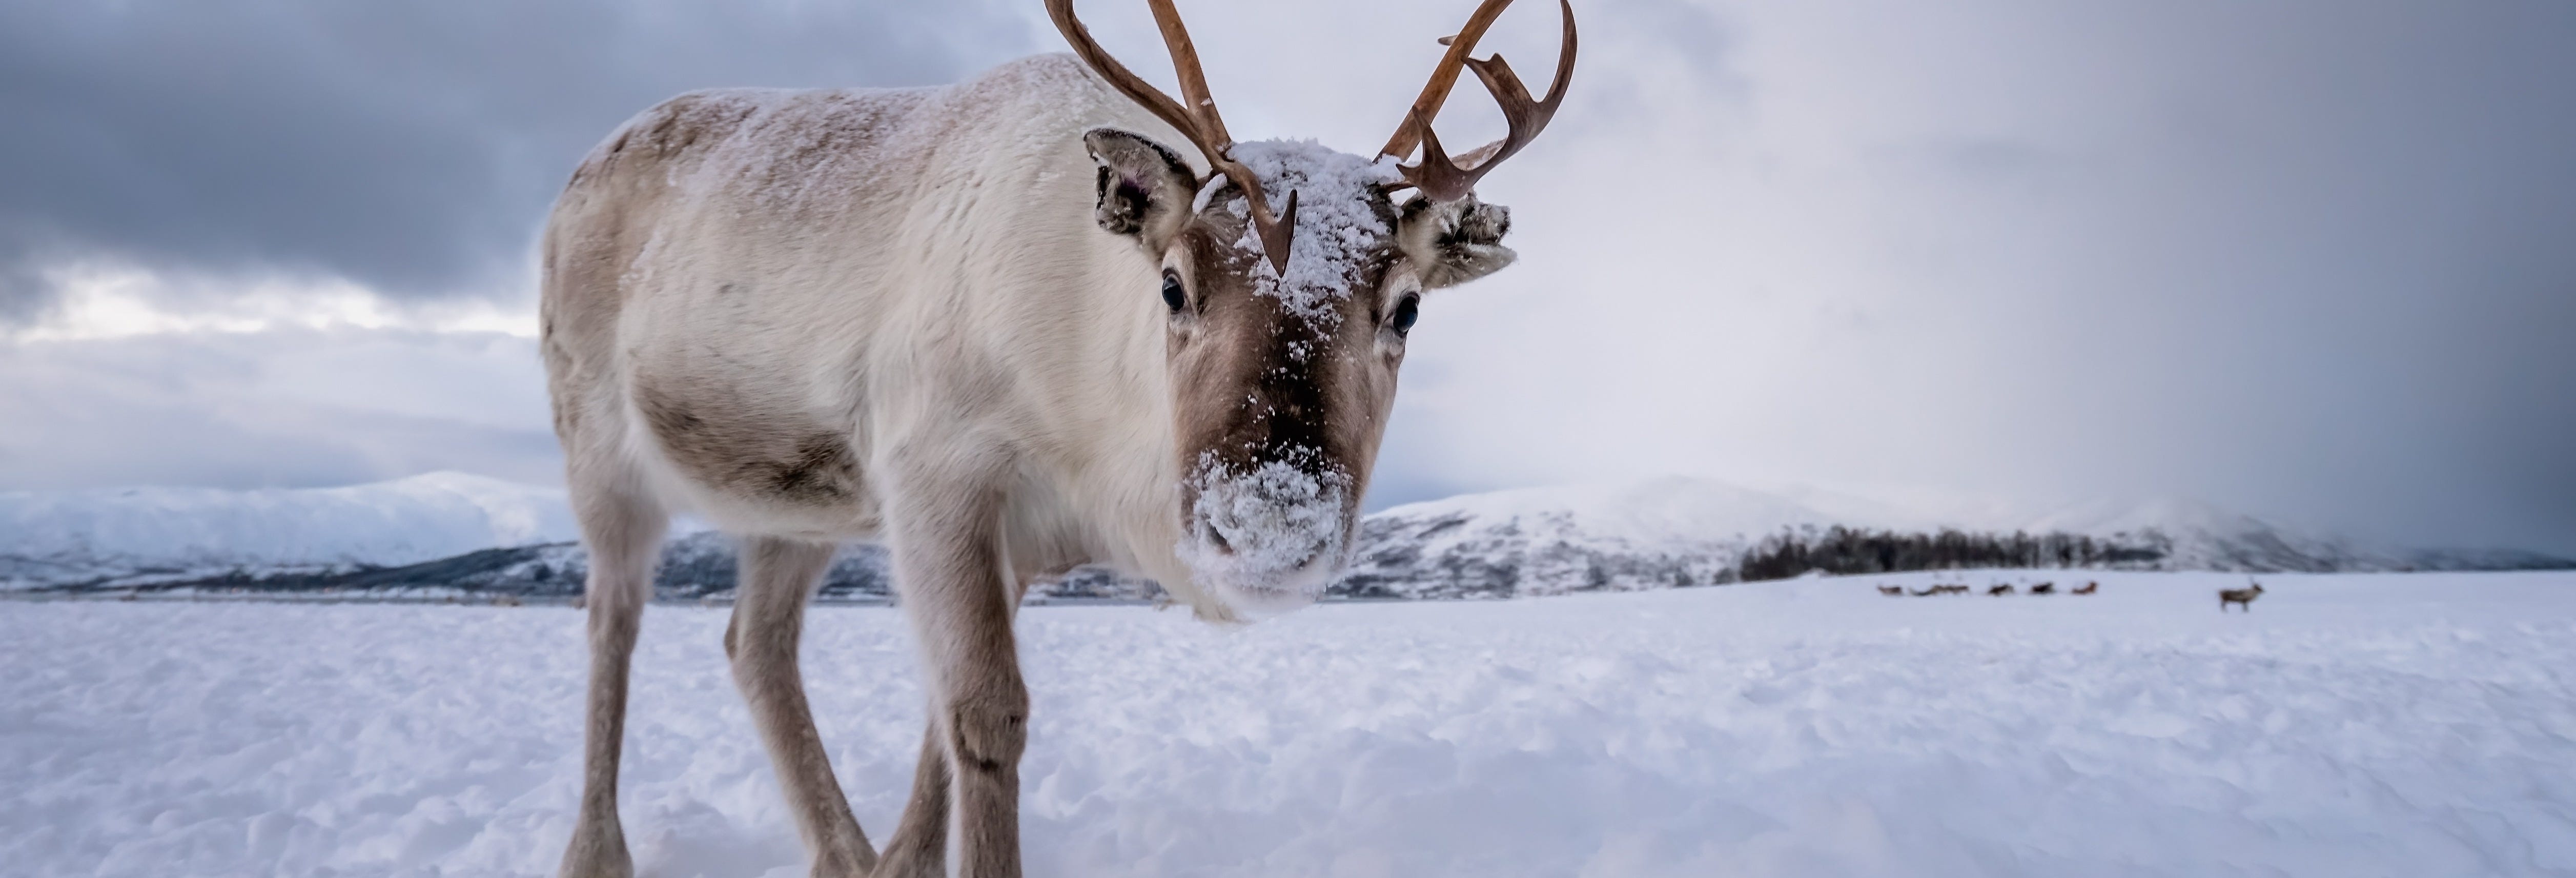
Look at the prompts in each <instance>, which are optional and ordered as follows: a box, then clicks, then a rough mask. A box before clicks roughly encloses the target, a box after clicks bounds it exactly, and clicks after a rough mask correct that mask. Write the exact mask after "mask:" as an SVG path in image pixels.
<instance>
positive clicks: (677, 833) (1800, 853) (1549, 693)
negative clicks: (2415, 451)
mask: <svg viewBox="0 0 2576 878" xmlns="http://www.w3.org/2000/svg"><path fill="white" fill-rule="evenodd" d="M2033 575H2035V574H2030V573H2026V572H2015V573H2003V574H1993V575H1988V574H1975V575H1971V576H1968V577H1966V578H1965V581H1967V582H1970V583H1971V584H1975V585H1984V584H1985V583H1986V582H1988V581H1990V580H1992V579H1995V578H1998V577H2000V578H2003V579H2006V580H2010V579H2013V578H2017V577H2021V576H2033ZM1938 578H1941V579H1955V578H1957V577H1955V576H1951V577H1938ZM2055 578H2057V579H2058V581H2059V584H2060V586H2061V587H2064V586H2066V585H2068V584H2070V583H2069V581H2068V580H2069V579H2070V578H2076V579H2082V578H2095V579H2099V580H2101V582H2102V583H2103V590H2102V593H2101V594H2099V595H2095V596H2090V597H2077V596H2069V595H2062V594H2061V595H2056V596H2049V597H2032V596H2016V597H2010V598H2000V597H1987V596H1985V595H1983V594H1977V595H1971V596H1961V597H1924V598H1916V597H1904V598H1888V597H1881V596H1879V595H1878V594H1877V593H1875V591H1874V590H1873V589H1872V588H1871V586H1872V585H1874V584H1877V583H1881V582H1886V583H1900V582H1901V583H1906V584H1909V585H1916V586H1919V585H1922V584H1926V583H1929V582H1932V581H1934V580H1935V579H1936V577H1934V576H1932V575H1929V574H1915V575H1909V576H1890V577H1870V578H1857V579H1823V580H1803V581H1797V582H1788V583H1774V584H1763V585H1742V586H1731V587H1725V588H1704V589H1690V590H1682V591H1667V592H1650V593H1636V594H1603V595H1587V596H1576V597H1561V598H1548V599H1536V600H1522V601H1510V602H1481V603H1480V602H1468V603H1425V604H1352V605H1334V606H1324V607H1318V608H1315V609H1312V610H1309V611H1306V612H1303V613H1299V614H1297V615H1293V616H1289V617H1287V618H1283V619H1279V620H1275V621H1272V622H1266V623H1263V624H1260V625H1257V626H1253V627H1249V628H1231V629H1230V628H1218V627H1212V626H1208V625H1202V624H1199V623H1195V622H1192V621H1190V620H1189V619H1187V618H1186V617H1185V616H1184V615H1183V614H1180V613H1169V612H1167V613H1156V612H1154V611H1152V610H1150V609H1147V608H1144V607H1089V608H1075V607H1033V608H1030V609H1029V610H1027V611H1025V613H1024V615H1023V617H1022V621H1021V625H1020V630H1021V632H1022V636H1023V638H1024V639H1023V650H1024V656H1025V659H1026V663H1027V665H1028V667H1029V676H1030V678H1031V682H1032V688H1033V690H1034V691H1035V693H1036V699H1037V702H1036V715H1035V718H1034V720H1033V724H1034V734H1033V741H1032V745H1031V747H1030V750H1029V754H1028V758H1027V762H1026V763H1025V766H1024V769H1023V779H1024V783H1025V792H1024V803H1025V809H1026V810H1025V816H1024V818H1023V826H1024V831H1025V836H1026V839H1027V852H1028V863H1029V871H1030V873H1031V874H1032V875H1041V876H1047V875H1054V876H1090V875H1147V876H1151V875H1172V876H1183V875H1187V876H1213V875H1246V876H1250V875H1260V876H1353V878H1357V876H1444V875H1458V876H1479V878H1484V876H1522V875H1526V876H1623V878H1626V876H1666V875H1670V876H1709V875H1784V876H1788V875H1794V876H1833V875H1891V876H1897V875H1901V876H1953V875H1955V876H2010V875H2030V876H2052V878H2055V876H2094V875H2105V876H2110V875H2122V876H2125V875H2172V876H2193V878H2208V876H2230V875H2261V876H2307V875H2313V876H2334V878H2347V876H2369V875H2390V876H2408V878H2422V876H2450V875H2570V874H2576V769H2571V766H2576V671H2571V670H2569V669H2571V668H2576V574H2568V573H2533V574H2509V573H2494V574H2407V575H2398V574H2380V575H2360V574H2348V575H2330V576H2287V575H2284V576H2267V577H2265V578H2264V582H2265V585H2266V586H2267V588H2268V589H2269V592H2268V593H2267V594H2266V595H2264V596H2263V597H2262V598H2261V599H2260V600H2259V601H2257V602H2256V603H2255V605H2254V609H2253V612H2252V613H2250V614H2238V613H2232V612H2231V613H2228V614H2225V615H2221V614H2220V612H2219V610H2218V607H2217V600H2216V598H2215V596H2214V595H2213V593H2212V592H2213V590H2214V589H2216V588H2218V587H2221V586H2227V585H2233V584H2238V583H2241V582H2242V581H2243V577H2242V576H2233V575H2213V574H2184V573H2111V574H2072V575H2068V574H2060V575H2058V576H2056V577H2055ZM723 623H724V614H723V613H722V612H721V611H719V610H713V609H703V608H697V607H655V608H654V609H653V610H652V611H651V612H649V613H648V614H647V616H646V625H645V628H646V630H645V639H644V644H643V647H642V649H641V651H640V653H639V655H638V658H637V666H638V673H637V676H636V681H637V682H636V688H635V693H634V699H633V717H634V718H633V722H632V726H631V727H630V730H629V735H630V737H629V744H628V749H627V766H626V773H625V787H624V795H623V802H624V808H625V814H626V827H627V834H628V838H629V839H630V841H632V842H633V844H634V846H635V848H636V855H637V862H638V864H639V866H640V867H641V871H642V872H643V874H646V875H660V876H690V875H710V876H734V875H746V876H747V875H775V876H790V875H802V874H803V872H802V866H801V864H800V863H799V859H800V855H799V852H798V848H797V845H796V842H795V836H794V832H793V830H792V828H791V826H790V823H789V819H788V816H787V814H786V812H785V811H784V809H783V807H782V805H781V804H780V802H779V800H778V796H777V792H776V790H775V786H774V784H773V782H772V780H771V778H770V775H769V771H768V767H767V764H766V761H765V760H764V758H763V757H762V755H761V751H760V747H759V744H758V742H757V741H756V740H755V738H754V736H753V733H752V730H751V725H750V722H749V720H748V719H747V718H746V716H745V714H744V711H743V708H742V707H741V705H740V703H739V701H738V699H737V698H736V696H735V695H734V693H733V690H732V686H731V683H730V680H729V678H728V676H727V674H726V672H725V669H724V665H723V658H722V654H721V650H720V647H719V644H718V638H719V636H720V632H721V629H722V626H723ZM809 629H810V633H809V638H810V639H809V643H808V646H807V649H806V662H807V664H806V674H807V678H808V680H809V681H810V683H811V686H812V690H813V697H814V703H815V709H816V712H817V713H818V714H819V715H820V716H821V717H822V725H823V733H824V737H825V740H826V741H827V742H828V744H829V745H830V747H831V750H832V753H833V756H834V758H835V760H836V764H837V765H838V767H839V769H840V772H841V775H842V777H843V782H844V784H845V785H846V786H847V787H849V789H850V790H851V793H852V795H853V797H854V799H853V804H854V805H855V807H856V810H857V812H858V814H859V817H860V821H861V823H862V825H864V826H866V827H867V828H868V830H869V831H870V832H871V833H872V834H873V835H874V836H875V837H876V838H878V839H880V840H881V839H883V838H884V836H885V835H886V834H887V833H888V831H889V830H890V829H891V828H892V826H893V822H894V817H895V811H896V808H897V807H898V805H899V803H900V801H901V798H902V791H903V790H905V789H906V786H907V784H908V782H909V776H910V772H911V767H912V755H913V753H914V752H915V747H916V746H917V742H918V738H917V736H918V735H919V734H920V724H921V716H922V700H923V696H922V690H921V687H920V683H919V680H918V678H917V676H916V674H915V663H914V660H913V658H912V648H911V645H910V643H909V635H908V634H907V632H906V629H905V627H904V626H903V625H902V624H901V621H900V619H899V617H898V616H897V615H896V611H893V610H888V609H882V608H876V609H870V608H832V609H823V610H818V611H817V613H816V616H815V618H814V619H813V621H812V622H811V623H810V626H809ZM581 640H582V637H581V617H580V615H579V614H578V613H575V612H572V611H570V610H566V609H561V608H537V607H528V608H518V609H501V608H488V607H446V606H384V605H346V606H309V605H304V606H299V605H263V604H248V605H244V604H184V603H152V602H137V603H115V602H67V603H34V602H22V601H12V602H5V603H0V790H5V791H6V794H5V795H0V873H6V874H8V875H13V876H15V875H28V876H52V875H92V874H96V875H152V876H172V875H253V874H256V875H271V874H274V875H324V874H337V875H496V876H497V875H533V874H544V873H547V872H549V871H550V870H551V868H552V867H553V865H554V863H555V861H556V858H557V856H558V855H559V853H560V850H561V847H562V844H563V842H564V839H565V836H566V833H567V832H569V830H570V827H571V815H572V809H573V800H574V796H575V792H576V790H575V787H576V783H577V774H576V768H577V764H578V758H579V756H578V749H579V746H578V724H577V723H576V715H577V711H578V707H577V705H578V702H579V698H580V694H581V684H582V679H583V674H582V651H581Z"/></svg>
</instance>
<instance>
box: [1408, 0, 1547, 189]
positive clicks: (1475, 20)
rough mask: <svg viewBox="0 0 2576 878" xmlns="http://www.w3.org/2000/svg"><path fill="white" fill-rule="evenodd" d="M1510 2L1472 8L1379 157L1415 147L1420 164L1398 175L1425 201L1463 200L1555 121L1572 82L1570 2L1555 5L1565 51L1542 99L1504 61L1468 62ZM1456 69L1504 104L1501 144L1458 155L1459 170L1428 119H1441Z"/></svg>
mask: <svg viewBox="0 0 2576 878" xmlns="http://www.w3.org/2000/svg"><path fill="white" fill-rule="evenodd" d="M1510 3H1511V0H1486V2H1485V4H1484V5H1483V6H1479V7H1477V8H1476V13H1475V14H1474V15H1471V16H1469V17H1468V19H1467V26H1466V27H1463V28H1460V29H1459V31H1458V35H1457V36H1456V37H1453V38H1451V39H1449V40H1448V41H1447V42H1448V43H1449V52H1448V54H1447V55H1445V56H1443V57H1442V58H1441V61H1440V67H1439V68H1437V69H1435V70H1434V71H1433V72H1432V75H1431V82H1430V83H1429V84H1427V85H1425V86H1423V90H1422V97H1421V98H1419V99H1417V100H1415V101H1414V103H1413V109H1412V111H1411V112H1410V113H1408V114H1407V115H1406V116H1405V121H1404V124H1403V125H1401V126H1398V127H1397V128H1396V131H1395V137H1394V138H1392V139H1390V140H1388V141H1387V148H1386V150H1385V151H1384V152H1383V153H1382V154H1383V155H1391V156H1398V157H1401V156H1403V155H1405V154H1406V153H1410V152H1412V151H1413V148H1414V146H1415V145H1416V143H1417V141H1418V142H1419V145H1420V146H1421V147H1422V159H1421V160H1420V161H1418V162H1416V163H1414V164H1413V165H1411V166H1403V167H1399V170H1400V171H1402V172H1403V174H1404V181H1405V182H1406V183H1409V184H1412V185H1413V186H1414V188H1416V189H1420V190H1421V191H1422V194H1423V195H1424V196H1425V197H1428V198H1431V199H1433V200H1437V201H1450V200H1455V199H1458V198H1463V197H1466V195H1467V193H1468V192H1469V191H1471V190H1473V189H1475V187H1476V181H1477V180H1478V179H1481V178H1483V177H1484V176H1485V173H1486V172H1487V171H1491V170H1493V168H1494V166H1495V165H1499V164H1501V163H1502V161H1503V160H1504V159H1507V158H1510V157H1511V156H1512V154H1513V153H1517V152H1519V151H1520V150H1521V147H1524V146H1528V145H1529V142H1530V141H1531V140H1534V139H1536V138H1537V137H1538V134H1539V132H1540V131H1543V130H1545V129H1546V128H1547V123H1548V122H1549V121H1550V120H1552V119H1554V118H1555V117H1556V108H1557V107H1558V106H1559V105H1560V104H1561V103H1562V102H1563V101H1564V100H1565V91H1566V86H1568V85H1569V84H1571V83H1573V81H1574V57H1575V33H1574V4H1573V3H1572V2H1570V0H1557V3H1558V6H1559V8H1560V9H1561V10H1562V11H1563V13H1564V18H1565V36H1564V46H1563V48H1562V49H1560V50H1559V51H1558V55H1557V60H1556V78H1555V80H1554V81H1552V82H1550V83H1549V84H1548V88H1547V97H1546V98H1545V99H1543V100H1537V99H1532V98H1531V97H1530V93H1529V88H1528V87H1527V86H1524V85H1522V84H1521V79H1520V77H1519V76H1518V75H1516V74H1514V73H1513V72H1512V67H1511V65H1510V64H1508V63H1506V62H1504V61H1503V56H1501V55H1494V56H1492V57H1489V58H1485V59H1483V60H1478V59H1475V58H1471V57H1468V55H1467V53H1468V52H1469V51H1471V50H1473V49H1474V48H1475V44H1476V40H1477V39H1478V38H1481V37H1483V36H1484V34H1485V29H1486V28H1488V27H1490V26H1492V25H1493V22H1494V18H1495V17H1497V16H1499V15H1501V14H1502V9H1503V7H1504V6H1507V5H1510ZM1460 68H1464V69H1468V70H1473V71H1475V72H1476V79H1477V80H1478V81H1480V82H1482V83H1484V85H1485V91H1486V92H1488V93H1490V94H1492V95H1493V96H1494V102H1495V103H1497V104H1500V105H1502V110H1503V124H1504V125H1505V126H1506V133H1505V134H1504V136H1503V139H1501V140H1497V141H1494V142H1493V143H1489V144H1486V145H1484V146H1481V147H1478V148H1476V149H1473V150H1470V151H1468V152H1467V153H1466V154H1465V155H1464V156H1461V158H1464V159H1466V164H1465V166H1463V167H1462V166H1460V165H1459V164H1458V163H1457V162H1456V161H1454V160H1453V159H1451V158H1450V156H1449V155H1448V153H1446V152H1445V151H1443V150H1442V149H1441V148H1440V138H1439V136H1438V135H1435V134H1433V133H1431V119H1432V117H1434V116H1437V115H1439V113H1440V105H1441V104H1442V103H1444V102H1446V101H1447V100H1448V97H1449V88H1450V87H1451V86H1453V85H1454V84H1456V82H1457V78H1458V70H1459V69H1460Z"/></svg>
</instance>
